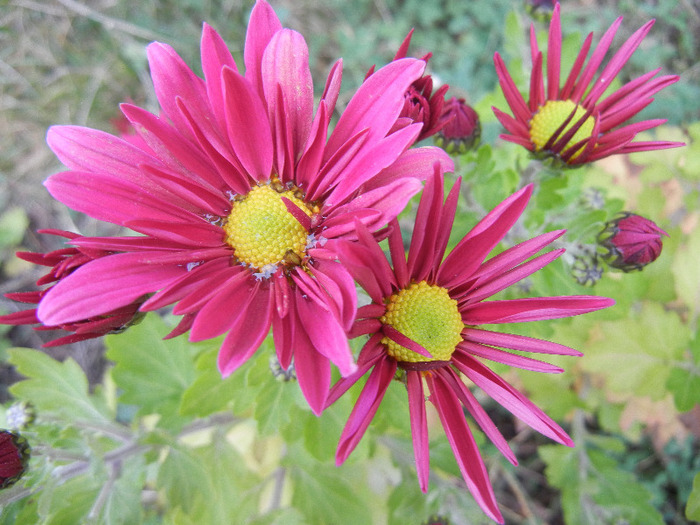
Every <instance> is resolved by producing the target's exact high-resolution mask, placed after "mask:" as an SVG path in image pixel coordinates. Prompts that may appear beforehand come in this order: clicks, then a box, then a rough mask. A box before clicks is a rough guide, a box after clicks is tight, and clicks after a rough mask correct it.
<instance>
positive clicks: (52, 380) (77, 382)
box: [9, 348, 111, 421]
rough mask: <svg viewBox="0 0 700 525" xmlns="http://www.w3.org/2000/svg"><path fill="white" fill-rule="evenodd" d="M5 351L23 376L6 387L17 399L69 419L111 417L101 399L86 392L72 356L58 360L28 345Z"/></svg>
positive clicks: (86, 386) (81, 372)
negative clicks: (20, 379)
mask: <svg viewBox="0 0 700 525" xmlns="http://www.w3.org/2000/svg"><path fill="white" fill-rule="evenodd" d="M9 353H10V363H11V364H13V365H15V367H17V371H18V372H19V373H20V374H22V375H24V376H25V377H27V379H25V380H23V381H20V382H18V383H15V384H14V385H12V386H11V387H10V392H11V393H12V395H13V396H15V397H16V398H17V399H20V400H23V401H31V402H32V404H33V405H34V406H35V407H36V409H37V411H38V412H53V413H58V414H60V415H61V416H62V417H64V418H66V419H69V420H76V419H79V420H88V421H89V420H93V421H94V420H99V421H105V420H111V417H110V415H109V411H108V409H107V407H106V405H105V403H104V402H103V400H101V399H99V398H97V397H95V396H91V395H89V394H88V381H87V378H86V377H85V373H84V372H83V370H82V368H80V366H79V365H78V364H77V363H76V362H75V361H73V359H71V358H68V359H66V360H65V361H63V362H60V361H56V360H55V359H53V358H51V357H49V356H48V355H46V354H44V353H43V352H39V351H37V350H32V349H29V348H13V349H11V350H10V351H9Z"/></svg>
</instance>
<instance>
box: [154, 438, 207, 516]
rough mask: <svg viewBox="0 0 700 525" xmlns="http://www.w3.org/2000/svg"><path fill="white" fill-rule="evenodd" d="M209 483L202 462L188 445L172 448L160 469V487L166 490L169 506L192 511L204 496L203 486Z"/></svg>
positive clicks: (158, 482)
mask: <svg viewBox="0 0 700 525" xmlns="http://www.w3.org/2000/svg"><path fill="white" fill-rule="evenodd" d="M207 483H208V473H207V471H206V468H205V467H204V465H202V462H201V461H200V460H199V458H197V457H196V456H195V455H194V454H193V452H192V451H191V450H190V449H188V448H187V447H181V446H176V447H172V448H170V450H169V451H168V455H167V457H166V458H165V460H164V461H163V464H162V465H161V466H160V469H159V470H158V481H157V484H158V486H159V487H162V488H163V489H164V491H165V495H166V498H167V501H168V506H169V507H170V508H172V509H175V508H177V507H180V508H182V510H183V511H184V512H185V513H190V512H191V511H192V509H193V508H194V506H195V505H196V503H197V500H198V499H199V498H201V497H203V496H204V492H203V490H202V487H205V486H206V485H207Z"/></svg>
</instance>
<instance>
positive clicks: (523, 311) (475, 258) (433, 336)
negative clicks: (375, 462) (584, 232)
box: [328, 170, 613, 522]
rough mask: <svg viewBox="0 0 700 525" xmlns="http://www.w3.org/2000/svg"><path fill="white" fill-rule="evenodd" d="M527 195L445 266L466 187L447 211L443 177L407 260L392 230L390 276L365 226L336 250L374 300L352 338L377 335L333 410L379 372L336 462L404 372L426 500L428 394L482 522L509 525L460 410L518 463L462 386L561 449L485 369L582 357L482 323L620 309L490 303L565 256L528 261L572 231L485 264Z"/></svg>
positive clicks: (563, 439) (538, 418)
mask: <svg viewBox="0 0 700 525" xmlns="http://www.w3.org/2000/svg"><path fill="white" fill-rule="evenodd" d="M436 171H438V173H437V174H439V170H436ZM531 193H532V186H531V185H530V186H527V187H525V188H523V189H522V190H520V191H518V192H517V193H515V194H514V195H512V196H511V197H509V198H508V199H506V200H505V201H503V202H502V203H501V204H499V205H498V206H497V207H496V208H494V210H492V211H491V212H490V213H489V214H488V215H486V217H485V218H484V219H483V220H482V221H480V222H479V223H478V224H477V225H476V226H475V227H474V228H473V229H472V231H471V232H469V233H468V234H467V235H466V236H465V237H464V238H463V239H462V240H461V241H460V242H459V243H458V244H457V245H456V246H455V248H454V249H453V250H452V252H451V253H450V254H449V255H447V257H445V258H444V260H443V255H444V254H445V250H446V247H447V242H448V238H449V235H450V230H451V228H452V223H453V220H454V214H455V208H456V205H457V198H458V195H459V183H456V184H455V185H454V187H453V188H452V190H451V192H450V194H449V196H448V197H447V200H446V202H445V204H444V205H443V195H444V193H443V179H442V177H441V176H435V177H433V178H431V179H429V180H428V183H427V184H426V187H425V190H424V193H423V196H422V198H421V201H420V205H419V207H418V212H417V217H416V223H415V229H414V231H413V238H412V240H411V244H410V248H409V251H408V260H407V258H406V255H405V253H404V248H403V246H404V244H403V240H402V237H401V233H400V231H399V227H398V223H397V221H396V220H394V221H393V222H392V230H391V233H390V235H389V238H388V240H389V250H390V254H391V260H392V263H393V268H392V266H391V265H390V264H389V262H388V260H387V258H386V256H385V255H384V253H383V252H382V249H381V248H380V246H379V244H378V243H377V242H376V240H375V239H374V238H373V237H372V236H371V234H370V233H369V231H368V230H367V229H366V228H365V227H364V226H362V225H361V224H359V223H358V224H357V230H358V237H359V241H358V243H348V242H338V243H334V244H335V246H333V249H334V250H335V251H336V252H337V253H338V255H339V258H340V260H341V261H342V262H343V263H344V264H345V265H346V266H347V267H348V268H349V269H350V272H351V273H352V275H353V277H354V278H355V279H356V280H357V281H358V282H359V283H360V285H361V286H362V287H363V288H364V289H365V290H366V291H367V293H368V295H369V296H370V298H371V300H372V302H371V303H370V304H368V305H366V306H363V307H361V308H360V309H359V310H358V313H357V316H356V320H355V325H354V327H353V331H352V333H351V334H350V335H351V336H359V335H369V340H368V341H367V343H366V344H365V345H364V347H363V349H362V351H361V352H360V355H359V357H358V361H357V366H358V370H357V372H356V373H354V374H352V375H350V376H348V377H346V378H343V379H340V380H339V381H338V382H337V383H336V384H335V385H334V386H333V388H332V389H331V392H330V394H329V397H328V402H329V404H330V403H333V402H335V401H336V400H337V399H338V398H339V397H340V396H341V395H343V393H345V392H346V391H347V390H348V389H349V388H350V387H351V386H352V385H353V384H355V383H356V382H357V381H358V380H359V379H360V378H361V377H363V376H364V375H365V374H367V373H368V372H370V370H371V372H370V373H369V377H368V379H367V382H366V383H365V385H364V387H363V390H362V392H361V394H360V396H359V398H358V400H357V403H356V404H355V407H354V409H353V411H352V413H351V415H350V417H349V419H348V422H347V424H346V425H345V428H344V429H343V433H342V435H341V437H340V443H339V445H338V450H337V453H336V463H337V464H341V463H343V462H344V461H345V459H346V458H347V457H348V456H349V454H350V453H351V452H352V451H353V449H354V448H355V446H356V445H357V444H358V442H359V441H360V439H361V438H362V436H363V435H364V433H365V430H366V429H367V427H368V426H369V424H370V422H371V420H372V418H373V417H374V414H375V413H376V411H377V408H378V407H379V404H380V403H381V401H382V398H383V397H384V393H385V392H386V390H387V388H388V386H389V384H390V383H391V381H392V380H394V378H395V377H396V373H397V371H398V370H400V371H401V375H402V377H403V381H404V382H405V384H406V390H407V392H408V405H409V414H410V418H411V428H412V433H413V448H414V454H415V461H416V468H417V473H418V480H419V483H420V487H421V489H422V490H423V491H424V492H425V491H427V487H428V476H429V464H428V463H429V450H428V426H427V419H426V408H425V397H424V396H425V394H424V389H425V388H426V387H427V389H428V392H427V393H428V394H429V397H428V400H429V401H430V402H431V403H432V404H433V405H434V406H435V408H436V409H437V413H438V415H439V417H440V421H441V422H442V426H443V428H444V429H445V433H446V435H447V439H448V441H449V443H450V446H451V447H452V450H453V452H454V454H455V458H456V459H457V463H458V464H459V467H460V470H461V472H462V476H463V477H464V480H465V482H466V484H467V487H468V488H469V490H470V491H471V493H472V494H473V495H474V498H475V499H476V501H477V502H478V504H479V505H480V506H481V508H482V509H483V510H484V512H485V513H486V514H487V515H488V516H489V517H490V518H492V519H494V520H496V521H499V522H502V516H501V513H500V511H499V509H498V505H497V503H496V499H495V496H494V493H493V489H492V487H491V484H490V482H489V479H488V475H487V473H486V468H485V466H484V463H483V461H482V459H481V457H480V455H479V450H478V448H477V446H476V443H475V442H474V438H473V437H472V434H471V431H470V430H469V426H468V424H467V421H466V419H465V418H464V415H463V409H466V410H467V411H468V412H469V413H470V414H471V415H472V417H473V418H474V420H475V421H476V423H477V424H478V425H479V426H480V427H481V429H482V430H483V431H484V433H485V434H486V435H487V436H488V438H489V439H490V440H491V441H492V442H493V443H494V445H495V446H496V447H497V448H498V450H500V451H501V452H502V453H503V454H504V455H505V457H506V458H507V459H508V460H509V461H511V462H512V463H513V464H516V459H515V456H514V455H513V452H512V451H511V450H510V448H509V447H508V444H507V443H506V440H505V439H504V437H503V436H502V435H501V433H500V432H499V430H498V429H497V428H496V426H495V425H494V423H493V422H492V421H491V419H490V418H489V416H488V415H487V414H486V412H485V411H484V409H483V408H482V407H481V406H480V405H479V403H478V401H477V399H476V397H475V396H474V394H472V393H471V391H470V390H469V388H468V387H467V386H466V385H465V384H464V378H466V379H468V380H469V381H470V382H471V383H473V384H474V385H475V386H477V387H479V388H480V389H481V390H483V391H484V393H486V394H487V395H489V396H491V397H492V398H493V399H494V400H496V401H497V402H498V403H500V404H501V405H503V406H504V407H505V408H506V409H508V410H509V411H510V412H512V413H513V414H514V415H515V416H517V417H518V418H519V419H521V420H522V421H523V422H525V423H527V424H528V425H530V426H531V427H532V428H534V429H535V430H537V431H538V432H541V433H542V434H544V435H545V436H547V437H549V438H551V439H553V440H555V441H557V442H559V443H562V444H564V445H569V446H571V445H572V444H573V443H572V441H571V439H570V438H569V436H567V434H566V432H564V430H562V429H561V428H560V427H559V425H557V424H556V423H555V422H554V421H552V420H551V419H550V418H549V417H548V416H547V415H545V414H544V413H543V412H542V410H540V409H539V408H538V407H536V406H535V405H534V404H533V403H532V402H530V401H529V400H528V399H527V398H526V397H525V396H523V395H522V394H521V393H520V392H518V391H517V390H516V389H514V388H513V387H512V386H511V385H509V384H508V383H507V382H506V381H504V380H503V379H502V378H500V377H499V376H498V375H496V374H495V373H494V372H493V371H492V370H491V369H490V368H488V367H487V366H486V365H485V364H484V363H483V362H482V361H483V360H490V361H496V362H499V363H503V364H506V365H511V366H515V367H519V368H524V369H527V370H534V371H538V372H561V371H562V369H561V368H559V367H556V366H553V365H550V364H548V363H545V362H542V361H538V360H535V359H532V358H529V357H526V356H523V355H520V353H518V352H539V353H543V354H561V355H580V353H579V352H577V351H576V350H574V349H572V348H568V347H566V346H563V345H560V344H556V343H552V342H549V341H543V340H539V339H533V338H530V337H524V336H519V335H512V334H507V333H501V332H492V331H489V330H487V329H485V328H483V327H482V325H489V324H505V323H516V322H523V321H538V320H546V319H556V318H560V317H570V316H574V315H579V314H583V313H587V312H592V311H595V310H599V309H601V308H605V307H607V306H610V305H612V304H613V301H612V300H610V299H607V298H603V297H595V296H571V297H535V298H528V299H515V300H496V301H484V299H487V298H489V297H491V296H493V295H494V294H496V293H498V292H500V291H501V290H503V289H505V288H507V287H509V286H511V285H513V284H514V283H517V282H518V281H520V280H522V279H524V278H526V277H527V276H529V275H531V274H532V273H534V272H536V271H537V270H539V269H540V268H542V267H544V266H546V265H547V264H548V263H550V262H552V261H553V260H554V259H556V258H557V257H559V256H560V255H561V254H562V253H563V251H564V250H563V249H559V250H554V251H551V252H548V253H545V254H543V255H539V256H537V257H534V258H532V257H533V256H534V255H535V254H536V253H537V252H539V251H540V250H541V249H543V248H544V247H545V246H547V245H548V244H550V243H551V242H553V241H554V240H555V239H557V238H558V237H560V236H561V235H562V234H563V233H564V232H563V231H554V232H550V233H546V234H543V235H540V236H538V237H535V238H534V239H530V240H528V241H525V242H523V243H520V244H518V245H516V246H513V247H511V248H509V249H507V250H505V251H504V252H502V253H500V254H499V255H496V256H495V257H492V258H491V259H489V260H487V261H484V259H485V258H486V256H487V255H488V253H489V252H490V251H491V250H492V249H493V248H494V247H495V246H496V245H497V244H498V243H499V242H500V241H501V239H503V237H504V236H505V235H506V233H507V232H508V231H509V230H510V228H511V227H512V226H513V225H514V224H515V222H516V221H517V220H518V218H519V217H520V215H521V214H522V212H523V210H524V209H525V206H526V204H527V202H528V200H529V198H530V195H531ZM503 348H505V349H510V350H515V351H516V352H509V351H506V350H503Z"/></svg>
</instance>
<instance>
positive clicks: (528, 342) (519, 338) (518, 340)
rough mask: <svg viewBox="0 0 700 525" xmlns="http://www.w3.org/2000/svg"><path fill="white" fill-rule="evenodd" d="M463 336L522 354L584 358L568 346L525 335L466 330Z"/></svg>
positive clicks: (470, 328)
mask: <svg viewBox="0 0 700 525" xmlns="http://www.w3.org/2000/svg"><path fill="white" fill-rule="evenodd" d="M462 336H463V337H464V339H465V340H467V341H473V342H475V343H482V344H486V345H491V346H500V347H501V348H510V349H512V350H519V351H521V352H537V353H540V354H556V355H573V356H582V355H583V354H582V353H581V352H579V351H578V350H575V349H573V348H570V347H568V346H564V345H560V344H558V343H552V342H551V341H545V340H543V339H534V338H532V337H525V336H524V335H515V334H503V333H500V332H491V331H489V330H480V329H478V328H472V327H469V328H465V330H464V331H463V332H462Z"/></svg>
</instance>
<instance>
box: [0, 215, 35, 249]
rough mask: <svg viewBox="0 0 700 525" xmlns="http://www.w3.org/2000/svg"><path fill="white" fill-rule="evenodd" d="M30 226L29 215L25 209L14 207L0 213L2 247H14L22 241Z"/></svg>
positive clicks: (0, 240) (0, 245)
mask: <svg viewBox="0 0 700 525" xmlns="http://www.w3.org/2000/svg"><path fill="white" fill-rule="evenodd" d="M27 226H29V217H27V213H26V212H25V211H24V209H22V208H20V207H14V208H10V209H9V210H7V211H6V212H5V213H3V214H2V215H0V248H5V247H12V246H16V245H18V244H19V243H20V242H22V238H23V237H24V233H25V232H26V231H27Z"/></svg>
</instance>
